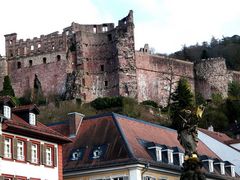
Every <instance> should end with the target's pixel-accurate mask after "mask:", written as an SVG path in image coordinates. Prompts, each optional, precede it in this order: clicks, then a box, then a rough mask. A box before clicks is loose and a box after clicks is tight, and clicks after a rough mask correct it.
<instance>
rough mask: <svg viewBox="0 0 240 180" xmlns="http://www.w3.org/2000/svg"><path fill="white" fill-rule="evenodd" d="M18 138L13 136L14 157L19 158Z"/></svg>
mask: <svg viewBox="0 0 240 180" xmlns="http://www.w3.org/2000/svg"><path fill="white" fill-rule="evenodd" d="M17 141H18V140H17V139H16V138H13V159H17Z"/></svg>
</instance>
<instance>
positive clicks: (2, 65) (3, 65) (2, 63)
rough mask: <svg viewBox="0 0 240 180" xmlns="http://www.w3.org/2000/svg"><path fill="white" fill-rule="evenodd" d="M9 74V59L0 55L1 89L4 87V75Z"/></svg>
mask: <svg viewBox="0 0 240 180" xmlns="http://www.w3.org/2000/svg"><path fill="white" fill-rule="evenodd" d="M7 74H8V73H7V61H6V59H5V58H3V57H1V56H0V91H1V90H2V89H3V81H4V76H6V75H7Z"/></svg>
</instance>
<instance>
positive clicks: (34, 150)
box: [31, 144, 39, 164]
mask: <svg viewBox="0 0 240 180" xmlns="http://www.w3.org/2000/svg"><path fill="white" fill-rule="evenodd" d="M38 146H39V145H38V144H32V145H31V162H32V163H34V164H38V149H39V147H38Z"/></svg>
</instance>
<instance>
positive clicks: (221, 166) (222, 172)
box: [220, 163, 225, 175]
mask: <svg viewBox="0 0 240 180" xmlns="http://www.w3.org/2000/svg"><path fill="white" fill-rule="evenodd" d="M220 170H221V174H223V175H224V174H225V167H224V163H220Z"/></svg>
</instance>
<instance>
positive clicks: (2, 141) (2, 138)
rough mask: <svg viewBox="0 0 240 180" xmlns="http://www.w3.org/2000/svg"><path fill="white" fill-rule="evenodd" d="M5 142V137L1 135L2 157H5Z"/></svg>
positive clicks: (0, 151)
mask: <svg viewBox="0 0 240 180" xmlns="http://www.w3.org/2000/svg"><path fill="white" fill-rule="evenodd" d="M4 140H5V138H4V136H2V135H0V157H3V156H4ZM0 180H1V179H0Z"/></svg>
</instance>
